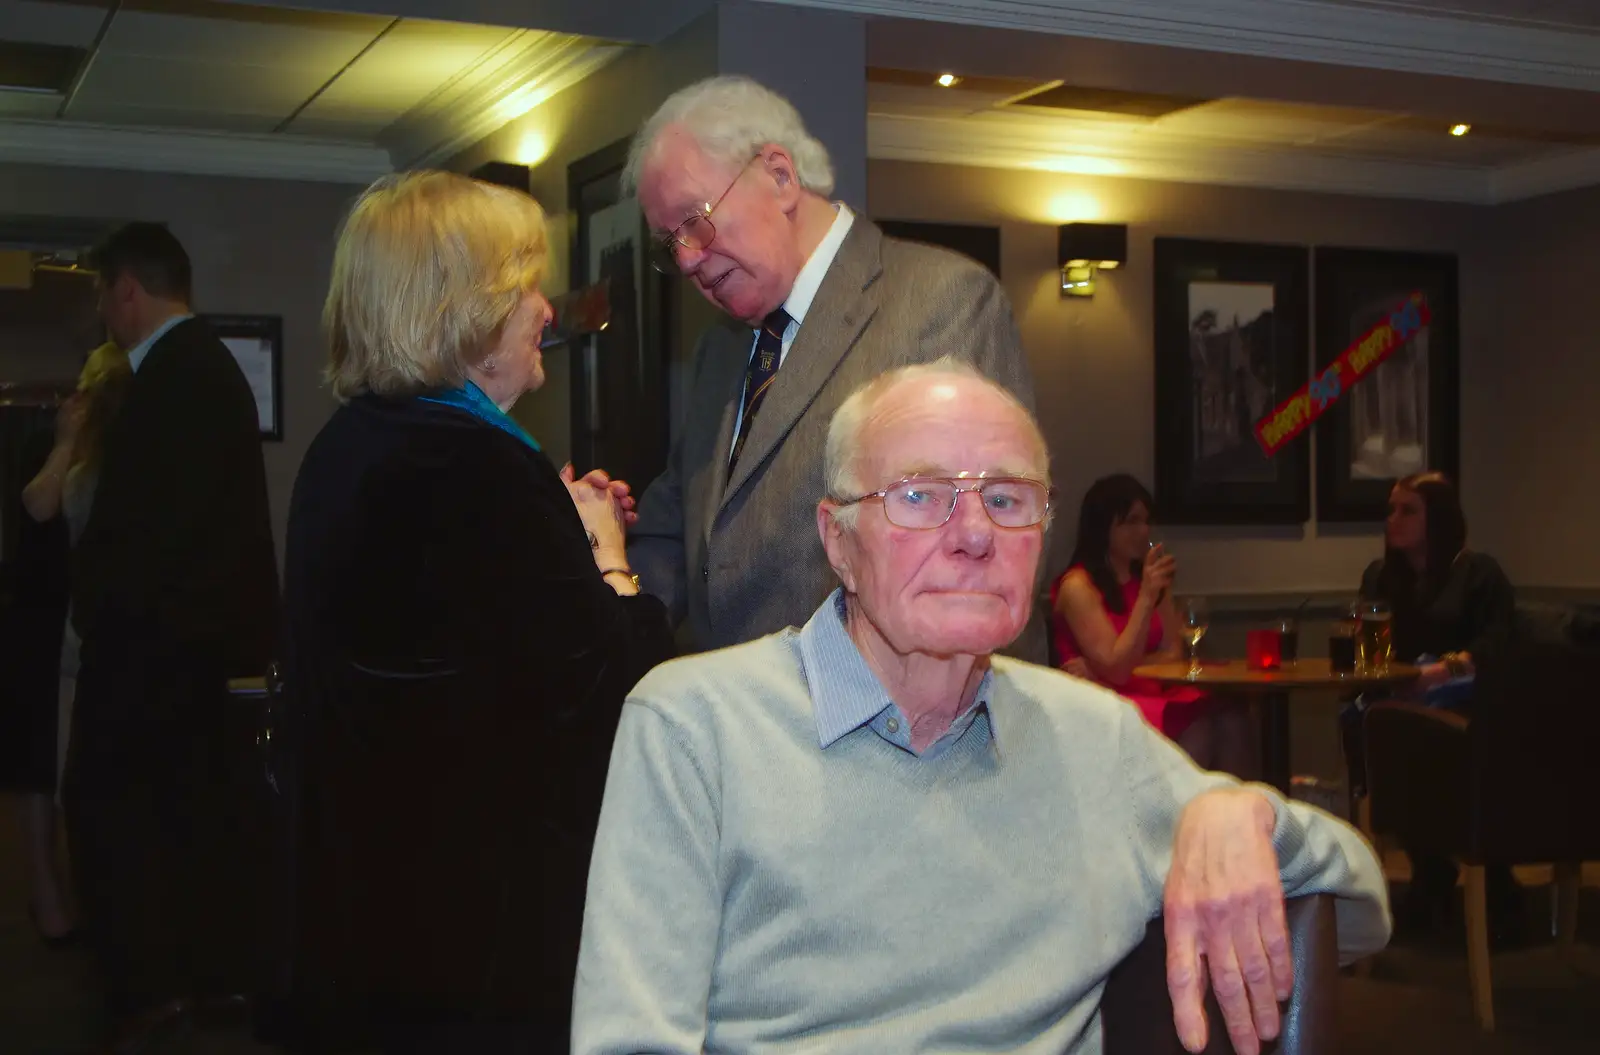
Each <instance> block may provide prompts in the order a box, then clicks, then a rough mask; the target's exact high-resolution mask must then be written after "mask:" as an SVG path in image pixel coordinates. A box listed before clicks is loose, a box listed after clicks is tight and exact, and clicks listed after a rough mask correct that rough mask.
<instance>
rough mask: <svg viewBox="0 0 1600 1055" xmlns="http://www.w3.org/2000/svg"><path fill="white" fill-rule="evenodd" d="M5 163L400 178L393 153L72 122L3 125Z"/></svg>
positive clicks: (294, 139) (347, 179)
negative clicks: (390, 175) (396, 175)
mask: <svg viewBox="0 0 1600 1055" xmlns="http://www.w3.org/2000/svg"><path fill="white" fill-rule="evenodd" d="M0 158H4V159H5V160H6V161H14V162H23V163H29V164H36V165H74V166H81V167H87V168H113V169H133V170H137V171H143V172H182V173H189V174H192V175H202V176H242V177H249V178H254V179H289V180H310V181H314V182H321V183H359V184H364V183H370V182H371V181H372V180H374V179H377V178H378V177H379V176H381V175H383V174H384V173H386V172H390V171H392V170H393V165H392V164H391V163H390V160H389V155H388V154H387V153H386V152H385V151H383V150H382V149H380V148H378V147H375V146H370V145H368V144H364V143H344V142H338V141H330V140H325V139H313V138H311V137H304V136H288V135H242V134H227V133H218V132H196V131H188V130H182V129H156V128H127V127H111V126H106V125H93V124H84V123H78V122H69V121H0Z"/></svg>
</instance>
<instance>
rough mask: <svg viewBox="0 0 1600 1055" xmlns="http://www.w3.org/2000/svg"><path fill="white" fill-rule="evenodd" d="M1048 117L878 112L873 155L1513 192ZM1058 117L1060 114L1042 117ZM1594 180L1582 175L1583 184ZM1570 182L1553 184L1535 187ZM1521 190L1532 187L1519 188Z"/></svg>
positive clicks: (1180, 177)
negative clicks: (1121, 132) (1139, 138)
mask: <svg viewBox="0 0 1600 1055" xmlns="http://www.w3.org/2000/svg"><path fill="white" fill-rule="evenodd" d="M1040 120H1041V119H1038V118H1022V117H1014V118H1012V117H1006V118H1001V116H1000V115H995V117H994V118H990V117H984V118H974V117H965V118H926V117H908V116H902V115H897V114H872V115H870V116H869V117H868V119H867V155H868V156H869V157H871V158H879V159H884V160H894V161H924V162H936V163H941V164H949V165H977V166H980V167H989V168H1009V169H1028V170H1034V171H1046V172H1070V173H1077V174H1080V175H1093V176H1111V177H1122V178H1131V179H1152V180H1168V181H1172V182H1176V183H1207V184H1221V185H1224V186H1239V187H1259V188H1262V189H1271V190H1296V191H1322V192H1327V193H1335V194H1361V195H1372V196H1376V197H1391V198H1418V199H1425V200H1429V201H1453V202H1467V203H1473V204H1482V205H1487V204H1492V203H1494V202H1496V201H1501V200H1508V199H1507V198H1506V197H1503V196H1502V195H1501V193H1500V191H1499V190H1498V189H1497V188H1496V186H1495V181H1494V177H1495V173H1494V171H1493V170H1491V169H1484V168H1475V167H1470V166H1461V165H1433V164H1426V163H1420V162H1406V161H1392V160H1383V159H1376V158H1363V157H1353V156H1348V155H1344V156H1340V155H1335V154H1328V153H1323V152H1314V151H1306V150H1282V149H1274V148H1272V147H1268V146H1260V145H1245V144H1235V143H1220V142H1210V143H1207V142H1204V141H1201V140H1199V139H1193V138H1191V139H1188V140H1185V141H1183V142H1154V143H1151V142H1126V143H1123V144H1120V145H1117V146H1114V147H1107V146H1106V145H1105V144H1104V143H1103V142H1102V143H1093V142H1090V141H1088V140H1085V142H1084V144H1083V146H1082V147H1081V148H1075V147H1074V146H1073V145H1072V142H1071V139H1072V137H1071V135H1070V134H1067V135H1063V132H1062V129H1063V126H1062V125H1060V124H1055V127H1056V128H1057V131H1055V132H1054V133H1051V132H1048V131H1046V128H1047V127H1048V126H1047V125H1041V124H1040V123H1039V122H1040ZM1042 120H1045V121H1049V122H1056V121H1057V120H1058V119H1053V118H1051V119H1042ZM1587 182H1594V181H1593V179H1588V180H1578V181H1577V182H1573V183H1569V184H1567V185H1568V186H1580V185H1583V184H1584V183H1587ZM1554 189H1561V188H1559V187H1545V188H1541V189H1540V190H1537V191H1532V192H1531V193H1544V192H1546V191H1547V190H1554ZM1514 196H1515V197H1522V196H1525V195H1514Z"/></svg>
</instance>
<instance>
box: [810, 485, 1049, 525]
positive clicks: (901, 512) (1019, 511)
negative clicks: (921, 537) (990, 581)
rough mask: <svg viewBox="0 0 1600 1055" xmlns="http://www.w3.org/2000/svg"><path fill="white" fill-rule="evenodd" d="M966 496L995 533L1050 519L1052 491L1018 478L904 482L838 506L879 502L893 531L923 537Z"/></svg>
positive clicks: (1044, 486)
mask: <svg viewBox="0 0 1600 1055" xmlns="http://www.w3.org/2000/svg"><path fill="white" fill-rule="evenodd" d="M966 491H975V492H977V495H978V498H979V499H980V500H981V501H982V504H983V511H984V512H985V513H988V514H989V519H990V520H992V521H994V523H995V525H996V526H997V527H1003V528H1029V527H1033V526H1035V525H1037V524H1040V523H1043V521H1044V518H1045V517H1046V516H1048V515H1049V513H1050V499H1051V496H1052V495H1053V494H1054V491H1053V489H1052V488H1050V487H1048V486H1046V485H1045V484H1043V483H1041V482H1040V481H1038V480H1029V479H1027V478H1026V477H1022V476H991V477H987V478H982V479H974V478H971V477H960V478H950V477H937V476H908V477H906V478H905V479H903V480H899V481H896V482H895V483H892V484H890V485H889V486H888V487H885V488H884V489H883V490H881V491H872V492H870V493H868V494H864V495H861V496H859V497H857V498H852V499H850V500H849V501H847V502H841V503H840V505H842V506H852V505H855V504H856V503H857V502H865V501H866V500H867V499H869V498H881V499H882V500H883V515H884V516H886V517H888V518H889V523H891V524H893V525H894V526H895V527H903V528H910V529H911V530H913V531H926V530H929V529H931V528H937V527H943V526H944V525H946V524H948V523H949V522H950V517H951V516H952V515H954V514H955V511H956V502H957V501H959V500H960V498H961V495H962V494H963V493H964V492H966Z"/></svg>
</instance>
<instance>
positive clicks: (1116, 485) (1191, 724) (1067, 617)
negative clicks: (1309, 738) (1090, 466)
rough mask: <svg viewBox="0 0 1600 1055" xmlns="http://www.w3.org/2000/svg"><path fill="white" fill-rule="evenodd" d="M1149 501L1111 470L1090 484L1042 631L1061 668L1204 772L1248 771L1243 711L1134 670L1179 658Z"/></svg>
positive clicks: (1169, 564) (1170, 561)
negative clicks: (1129, 707)
mask: <svg viewBox="0 0 1600 1055" xmlns="http://www.w3.org/2000/svg"><path fill="white" fill-rule="evenodd" d="M1154 506H1155V502H1154V500H1153V499H1152V498H1151V497H1150V492H1149V491H1147V490H1146V489H1145V487H1144V485H1143V484H1141V483H1140V482H1139V481H1138V480H1136V479H1134V478H1133V477H1132V476H1128V475H1127V474H1125V473H1119V474H1117V475H1115V476H1107V477H1105V478H1103V479H1100V480H1096V481H1095V482H1094V484H1093V485H1092V486H1091V487H1090V488H1089V490H1088V491H1087V492H1086V493H1085V494H1084V496H1083V505H1082V507H1081V508H1080V510H1079V512H1078V540H1077V544H1076V546H1075V547H1074V548H1073V551H1072V561H1071V563H1070V565H1069V566H1068V568H1067V571H1066V573H1065V574H1063V575H1062V576H1061V578H1060V579H1059V580H1058V581H1057V582H1056V583H1055V585H1054V586H1052V587H1051V590H1050V607H1051V609H1052V612H1053V615H1052V618H1051V629H1052V633H1053V636H1054V638H1055V644H1056V651H1057V654H1058V656H1059V659H1060V662H1061V664H1062V666H1063V668H1064V669H1065V670H1067V671H1068V673H1073V674H1078V675H1080V676H1086V677H1088V678H1090V679H1092V680H1094V681H1098V682H1100V683H1101V684H1103V685H1107V686H1109V687H1110V688H1112V689H1115V690H1116V691H1117V692H1118V693H1119V694H1120V695H1122V696H1123V697H1124V698H1126V699H1127V700H1129V701H1130V702H1131V703H1133V704H1134V705H1135V706H1137V707H1138V708H1139V711H1140V713H1142V714H1143V715H1144V717H1145V720H1146V721H1148V722H1149V723H1150V724H1151V725H1152V726H1154V727H1155V728H1156V729H1158V730H1160V731H1161V733H1162V734H1163V735H1165V736H1166V737H1168V738H1169V739H1171V740H1173V741H1174V742H1176V743H1177V744H1178V746H1179V747H1182V748H1183V749H1184V750H1185V751H1187V752H1188V753H1189V757H1191V758H1193V759H1194V760H1195V762H1196V763H1197V764H1199V765H1201V766H1203V767H1205V768H1207V769H1220V770H1224V771H1226V772H1230V773H1233V774H1235V775H1237V776H1242V777H1249V776H1251V775H1253V774H1254V772H1255V770H1256V769H1257V768H1258V766H1257V760H1256V758H1255V751H1254V739H1253V737H1252V736H1251V733H1250V724H1249V721H1248V711H1247V710H1246V709H1245V708H1244V707H1243V706H1241V705H1239V704H1237V703H1234V702H1231V701H1226V700H1219V699H1217V698H1215V697H1213V696H1210V695H1207V694H1206V693H1204V692H1202V691H1200V690H1199V689H1197V688H1195V687H1193V686H1190V685H1162V684H1160V683H1158V682H1154V681H1150V680H1149V679H1147V678H1139V677H1135V676H1134V673H1133V671H1134V668H1135V667H1138V666H1140V665H1142V664H1145V663H1160V662H1171V661H1175V660H1177V659H1179V658H1181V651H1180V650H1181V645H1180V643H1179V641H1178V636H1177V634H1169V633H1168V628H1169V627H1175V626H1177V624H1178V613H1177V606H1176V605H1175V603H1174V602H1173V599H1172V584H1173V580H1174V577H1175V576H1176V574H1177V570H1178V565H1177V560H1176V559H1175V558H1174V557H1173V556H1172V555H1171V554H1169V553H1166V552H1165V551H1164V550H1163V549H1162V547H1160V546H1159V545H1158V546H1156V547H1154V548H1152V547H1151V545H1150V511H1151V509H1152V508H1154Z"/></svg>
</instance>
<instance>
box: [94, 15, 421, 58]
mask: <svg viewBox="0 0 1600 1055" xmlns="http://www.w3.org/2000/svg"><path fill="white" fill-rule="evenodd" d="M222 10H223V13H224V14H228V15H230V17H226V18H224V17H211V18H196V17H193V16H190V15H177V14H163V13H156V12H149V11H127V12H119V13H118V14H117V17H116V18H115V19H113V20H112V23H111V28H110V29H109V30H108V31H107V32H106V37H105V40H104V41H103V42H102V44H101V51H102V52H103V53H105V54H117V55H135V56H140V57H143V58H148V59H160V60H163V61H166V60H179V61H182V60H190V59H193V58H194V57H195V56H197V55H204V56H209V57H214V58H215V59H216V60H217V61H219V62H228V63H232V64H240V65H246V66H264V67H272V68H274V69H292V68H302V67H305V66H315V67H319V68H322V67H329V66H331V67H332V69H331V70H330V73H331V72H332V71H333V70H337V69H338V68H339V67H341V66H343V65H344V64H345V63H347V62H349V61H350V60H351V59H353V58H355V57H356V55H358V54H360V52H361V49H362V48H364V47H366V46H367V45H368V44H370V43H371V42H372V39H373V38H374V37H376V36H377V35H378V34H379V33H381V32H382V31H383V28H384V27H385V26H387V25H388V24H389V23H390V22H391V21H392V20H391V19H387V18H370V17H367V16H361V15H322V14H317V13H314V12H297V11H269V12H266V13H265V17H262V16H261V14H260V12H256V11H255V10H254V9H251V8H244V9H242V11H241V12H239V13H234V12H230V11H229V9H228V8H223V9H222ZM239 14H243V15H246V16H254V17H239Z"/></svg>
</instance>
